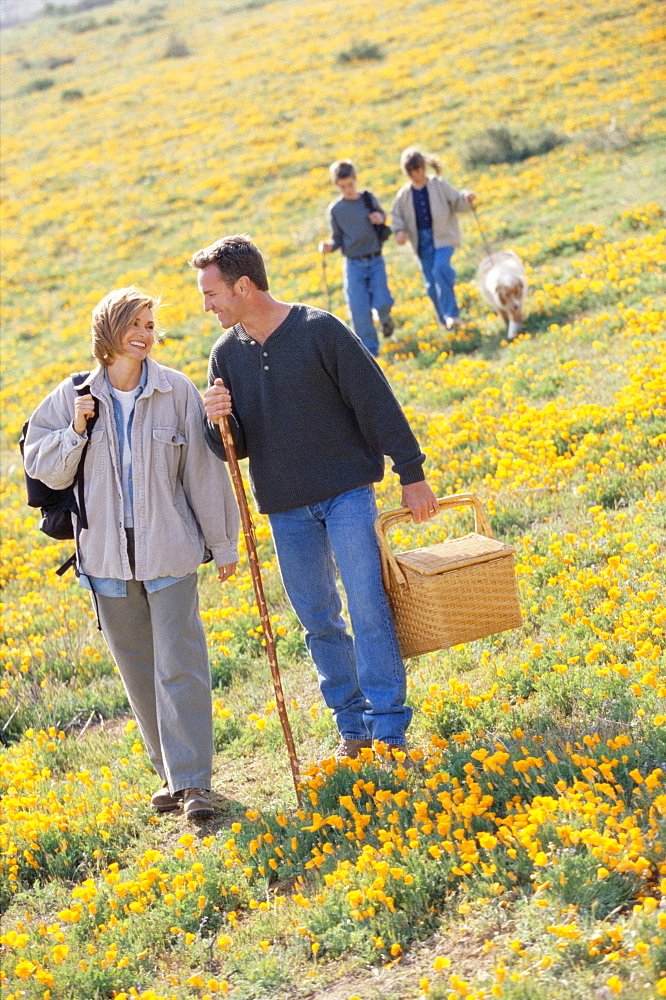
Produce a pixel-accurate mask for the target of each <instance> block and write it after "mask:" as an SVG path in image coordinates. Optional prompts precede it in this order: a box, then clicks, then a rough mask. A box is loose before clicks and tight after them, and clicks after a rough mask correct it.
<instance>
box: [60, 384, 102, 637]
mask: <svg viewBox="0 0 666 1000" xmlns="http://www.w3.org/2000/svg"><path fill="white" fill-rule="evenodd" d="M89 375H90V372H76V373H74V374H73V375H70V378H71V380H72V382H73V383H74V387H75V389H76V395H77V396H87V395H90V390H89V388H88V386H84V387H83V388H80V386H81V385H82V384H83V383H84V382H85V381H86V379H87V378H88V376H89ZM93 399H94V397H93ZM98 416H99V404H98V402H97V400H96V399H95V411H94V413H93V415H92V417H89V418H88V421H87V423H86V432H87V434H88V437H87V439H86V443H85V444H84V446H83V451H82V452H81V458H80V460H79V464H78V467H77V470H76V475H75V476H74V482H73V484H72V487H73V489H74V496H75V499H76V506H77V511H76V514H77V517H76V529H75V531H74V541H75V544H76V552H74V553H73V554H72V555H71V556H70V557H69V559H68V560H67V561H66V562H64V563H63V564H62V566H60V568H59V569H57V570H56V573H57V575H58V576H62V574H63V573H66V572H67V570H68V569H69V568H70V567H74V566H80V565H81V550H80V548H79V535H80V534H81V530H82V528H87V527H88V515H87V514H86V501H85V497H84V489H83V472H84V467H85V462H86V452H87V450H88V445H89V444H90V434H91V432H92V429H93V427H94V426H95V423H96V421H97V417H98ZM90 593H91V595H92V600H93V606H94V608H95V614H96V616H97V628H98V629H99V630H100V631H101V629H102V626H101V623H100V620H99V606H98V604H97V595H96V594H95V591H94V590H93V589H92V587H91V590H90Z"/></svg>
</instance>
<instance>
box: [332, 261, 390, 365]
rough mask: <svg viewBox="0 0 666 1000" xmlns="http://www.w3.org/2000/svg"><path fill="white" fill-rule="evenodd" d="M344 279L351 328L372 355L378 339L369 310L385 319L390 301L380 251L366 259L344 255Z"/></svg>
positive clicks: (388, 311) (383, 320)
mask: <svg viewBox="0 0 666 1000" xmlns="http://www.w3.org/2000/svg"><path fill="white" fill-rule="evenodd" d="M343 279H344V281H343V287H344V293H345V301H346V303H347V306H348V308H349V312H350V313H351V320H352V326H353V327H354V332H355V333H356V335H357V337H360V338H361V340H362V341H363V343H364V344H365V346H366V347H367V348H368V350H369V351H370V353H371V354H372V355H373V357H377V355H378V354H379V339H378V337H377V331H376V330H375V324H374V321H373V319H372V310H373V309H376V310H377V315H378V316H379V321H380V323H385V322H386V320H387V319H388V318H389V315H390V313H391V306H392V305H393V297H392V295H391V293H390V291H389V287H388V282H387V279H386V265H385V264H384V257H383V255H382V254H381V253H379V254H377V256H376V257H371V258H370V259H369V260H361V259H360V258H355V257H345V258H344V264H343Z"/></svg>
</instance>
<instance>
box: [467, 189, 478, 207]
mask: <svg viewBox="0 0 666 1000" xmlns="http://www.w3.org/2000/svg"><path fill="white" fill-rule="evenodd" d="M465 200H466V202H467V203H468V205H471V207H472V208H474V202H475V201H476V195H475V194H474V192H473V191H465Z"/></svg>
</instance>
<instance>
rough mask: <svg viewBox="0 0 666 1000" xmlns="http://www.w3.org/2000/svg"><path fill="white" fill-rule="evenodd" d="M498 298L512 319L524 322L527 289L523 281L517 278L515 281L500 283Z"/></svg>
mask: <svg viewBox="0 0 666 1000" xmlns="http://www.w3.org/2000/svg"><path fill="white" fill-rule="evenodd" d="M497 298H498V299H499V300H500V303H501V305H502V309H505V310H506V312H507V313H508V314H509V316H510V317H511V319H512V320H514V321H515V322H516V323H522V322H523V299H524V298H525V289H524V287H523V285H522V282H520V281H518V279H516V280H515V281H511V282H508V283H503V284H500V285H498V286H497Z"/></svg>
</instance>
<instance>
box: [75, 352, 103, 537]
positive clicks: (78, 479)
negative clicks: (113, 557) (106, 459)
mask: <svg viewBox="0 0 666 1000" xmlns="http://www.w3.org/2000/svg"><path fill="white" fill-rule="evenodd" d="M89 375H90V372H76V373H75V374H73V375H70V376H69V377H70V378H71V380H72V382H73V383H74V386H75V388H76V395H77V396H87V395H89V394H90V393H89V390H88V386H85V388H83V389H81V388H79V386H81V385H82V384H83V382H85V381H86V379H87V378H88V376H89ZM98 409H99V407H98V403H97V400H95V412H94V413H93V415H92V417H89V418H88V422H87V424H86V431H87V434H88V438H87V440H86V443H85V444H84V446H83V451H82V452H81V459H80V461H79V464H78V468H77V470H76V475H75V476H74V482H73V484H72V485H73V487H74V496H75V497H76V506H77V508H78V511H77V514H78V516H77V519H76V521H77V527H76V536H77V537H76V543H77V549H78V534H79V531H80V530H81V528H87V527H88V515H87V514H86V501H85V497H84V495H83V471H84V466H85V462H86V452H87V450H88V445H89V443H90V434H91V431H92V429H93V427H94V426H95V422H96V420H97V417H98V415H99V413H98Z"/></svg>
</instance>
